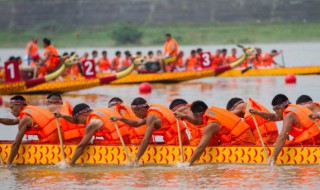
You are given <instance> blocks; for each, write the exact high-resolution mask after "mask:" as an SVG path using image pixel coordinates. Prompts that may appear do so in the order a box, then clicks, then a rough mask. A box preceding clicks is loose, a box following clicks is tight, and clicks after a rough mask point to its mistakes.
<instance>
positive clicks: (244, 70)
mask: <svg viewBox="0 0 320 190" xmlns="http://www.w3.org/2000/svg"><path fill="white" fill-rule="evenodd" d="M251 69H252V67H251V66H250V67H247V68H245V69H243V70H241V74H242V75H243V74H244V73H246V72H248V71H249V70H251Z"/></svg>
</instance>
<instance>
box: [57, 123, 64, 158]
mask: <svg viewBox="0 0 320 190" xmlns="http://www.w3.org/2000/svg"><path fill="white" fill-rule="evenodd" d="M56 123H57V129H58V136H59V141H60V149H61V156H62V159H63V161H65V162H66V157H65V155H64V148H63V138H62V133H61V128H60V122H59V119H58V118H56Z"/></svg>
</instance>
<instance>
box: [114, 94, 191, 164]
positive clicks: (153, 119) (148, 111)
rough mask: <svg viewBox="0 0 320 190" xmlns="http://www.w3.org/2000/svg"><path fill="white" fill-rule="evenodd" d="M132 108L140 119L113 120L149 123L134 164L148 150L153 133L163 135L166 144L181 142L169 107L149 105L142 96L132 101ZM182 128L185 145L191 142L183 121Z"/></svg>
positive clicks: (135, 124)
mask: <svg viewBox="0 0 320 190" xmlns="http://www.w3.org/2000/svg"><path fill="white" fill-rule="evenodd" d="M131 108H132V110H133V112H134V113H135V115H136V116H137V117H139V118H141V119H140V120H138V121H137V120H130V119H125V118H123V117H112V118H111V120H112V121H121V122H123V123H126V124H128V125H130V126H132V127H139V126H142V125H147V129H146V133H145V135H144V138H143V140H142V142H141V144H140V146H139V150H138V153H137V155H136V158H135V160H134V164H138V161H139V160H140V158H141V156H142V155H143V154H144V152H145V151H146V150H147V148H148V143H149V140H150V138H151V137H152V135H159V136H162V137H163V140H164V142H165V144H166V145H178V144H179V139H178V131H177V122H176V119H175V117H174V115H173V112H172V111H171V110H170V109H169V108H167V107H165V106H163V105H159V104H151V105H149V104H148V103H147V101H146V100H145V99H143V98H140V97H139V98H135V99H134V100H133V101H132V103H131ZM180 129H181V136H182V143H183V144H185V145H187V144H189V139H188V136H187V134H186V132H185V130H186V128H185V126H184V125H183V124H182V123H181V124H180Z"/></svg>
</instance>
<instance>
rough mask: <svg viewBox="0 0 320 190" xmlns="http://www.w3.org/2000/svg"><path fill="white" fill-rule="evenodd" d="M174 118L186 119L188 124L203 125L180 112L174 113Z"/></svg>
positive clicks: (191, 116)
mask: <svg viewBox="0 0 320 190" xmlns="http://www.w3.org/2000/svg"><path fill="white" fill-rule="evenodd" d="M173 114H174V116H175V117H176V118H178V119H186V120H187V121H188V122H190V123H192V124H194V125H201V124H203V123H202V122H201V121H198V120H196V118H194V117H193V115H191V114H185V113H182V112H174V113H173Z"/></svg>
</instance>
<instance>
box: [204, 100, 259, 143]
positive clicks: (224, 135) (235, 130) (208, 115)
mask: <svg viewBox="0 0 320 190" xmlns="http://www.w3.org/2000/svg"><path fill="white" fill-rule="evenodd" d="M203 121H204V124H205V125H207V123H208V122H210V121H214V122H217V123H219V124H220V129H219V130H218V133H217V134H216V137H217V138H219V140H220V143H221V144H222V145H223V144H231V145H232V144H255V139H254V137H253V134H252V132H251V131H250V126H249V125H248V124H247V123H246V122H244V121H243V120H242V119H241V118H240V117H238V116H236V115H234V114H233V113H231V112H229V111H228V110H225V109H222V108H218V107H215V106H212V107H211V108H208V110H207V111H206V112H205V114H204V115H203Z"/></svg>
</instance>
